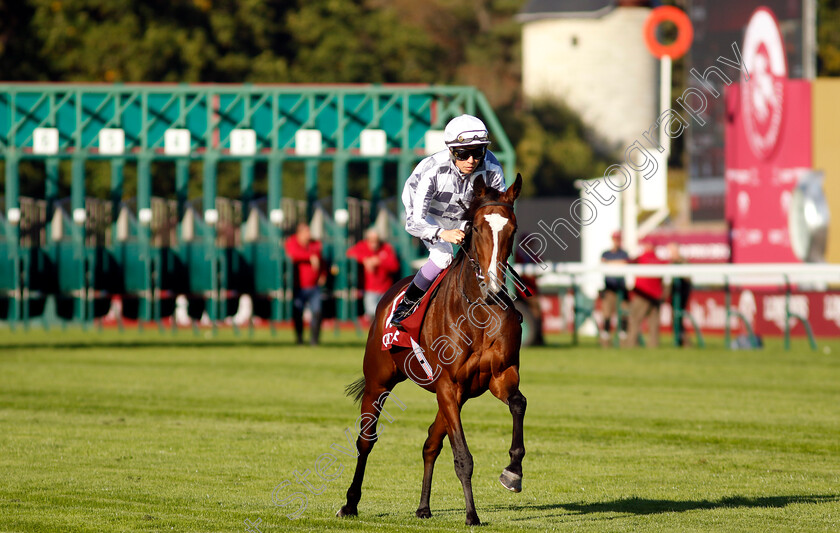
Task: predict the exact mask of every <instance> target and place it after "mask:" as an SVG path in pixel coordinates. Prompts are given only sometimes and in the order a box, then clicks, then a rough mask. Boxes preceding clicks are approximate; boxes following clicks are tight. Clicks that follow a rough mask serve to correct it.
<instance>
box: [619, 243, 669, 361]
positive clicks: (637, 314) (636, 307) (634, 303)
mask: <svg viewBox="0 0 840 533" xmlns="http://www.w3.org/2000/svg"><path fill="white" fill-rule="evenodd" d="M642 247H643V248H642V254H641V255H640V256H639V257H637V258H636V260H635V261H633V262H634V263H636V264H639V265H655V264H662V263H664V261H662V260H660V259H659V258H658V257H656V252H654V246H653V241H651V240H645V241H642ZM662 293H663V289H662V278H649V277H641V276H640V277H637V278H636V286H635V287H633V291H632V292H631V293H630V294H631V296H632V297H631V300H630V317H629V320H628V325H627V345H628V346H630V347H632V346H636V344H637V343H638V340H639V334H640V333H641V332H642V322H643V321H644V320H645V319H646V318H647V320H648V335H649V341H648V343H647V346H649V347H651V348H655V347H657V346H659V312H660V307H661V306H662Z"/></svg>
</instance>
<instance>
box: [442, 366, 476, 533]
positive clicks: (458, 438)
mask: <svg viewBox="0 0 840 533" xmlns="http://www.w3.org/2000/svg"><path fill="white" fill-rule="evenodd" d="M437 400H438V409H439V410H440V411H442V412H443V416H444V418H445V419H446V425H447V428H446V432H447V434H448V435H449V444H450V445H451V446H452V456H453V458H454V460H455V474H456V475H457V476H458V479H459V480H460V481H461V487H463V489H464V502H465V507H466V511H467V520H466V524H467V525H468V526H477V525H479V524H480V523H481V520H479V519H478V514H477V513H476V512H475V501H474V500H473V490H472V474H473V457H472V454H470V449H469V447H467V439H466V437H465V436H464V428H463V427H462V426H461V403H460V402H459V399H458V398H457V394H456V392H455V386H454V385H452V386H450V387H443V386H441V384H440V382H438V389H437Z"/></svg>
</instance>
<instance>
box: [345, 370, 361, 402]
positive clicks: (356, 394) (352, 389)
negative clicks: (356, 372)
mask: <svg viewBox="0 0 840 533" xmlns="http://www.w3.org/2000/svg"><path fill="white" fill-rule="evenodd" d="M364 393H365V377H364V376H362V377H360V378H359V379H357V380H356V381H354V382H353V383H351V384H349V385H347V386H346V387H344V395H345V396H347V397H348V398H353V403H359V402H361V401H362V396H363V395H364Z"/></svg>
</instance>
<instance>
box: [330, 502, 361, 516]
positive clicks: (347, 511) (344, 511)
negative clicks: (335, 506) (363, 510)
mask: <svg viewBox="0 0 840 533" xmlns="http://www.w3.org/2000/svg"><path fill="white" fill-rule="evenodd" d="M358 514H359V511H357V510H356V508H355V507H353V508H351V507H349V506H347V505H345V506H344V507H342V508H341V509H339V510H338V512H337V513H335V516H337V517H339V518H343V517H345V516H357V515H358Z"/></svg>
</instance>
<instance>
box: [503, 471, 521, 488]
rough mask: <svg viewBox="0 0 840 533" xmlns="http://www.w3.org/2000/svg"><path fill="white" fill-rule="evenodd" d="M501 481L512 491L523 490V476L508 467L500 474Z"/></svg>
mask: <svg viewBox="0 0 840 533" xmlns="http://www.w3.org/2000/svg"><path fill="white" fill-rule="evenodd" d="M499 482H500V483H501V484H502V485H503V486H504V487H505V488H506V489H507V490H509V491H511V492H522V476H520V475H519V474H514V473H513V472H511V471H510V470H508V469H507V468H505V469H504V470H502V475H501V476H499Z"/></svg>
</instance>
